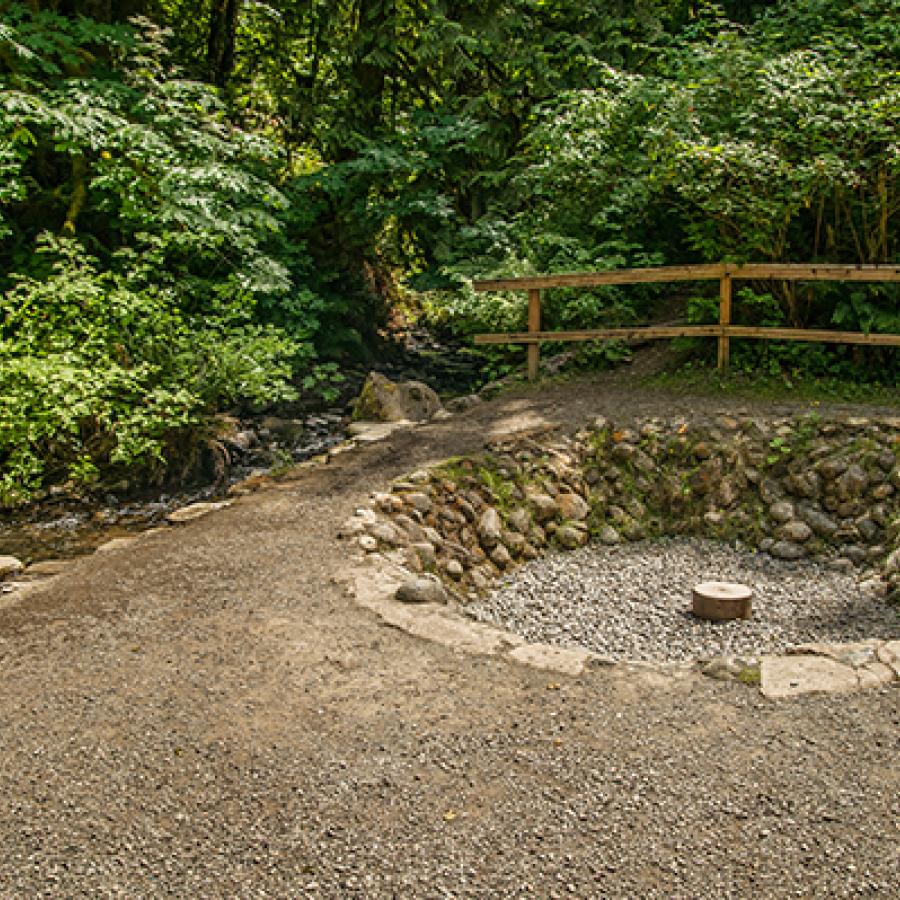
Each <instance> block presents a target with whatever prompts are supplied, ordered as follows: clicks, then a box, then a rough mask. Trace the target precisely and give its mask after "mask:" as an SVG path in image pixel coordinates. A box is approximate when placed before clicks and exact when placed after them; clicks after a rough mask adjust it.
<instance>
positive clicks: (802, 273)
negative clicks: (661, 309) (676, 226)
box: [472, 263, 900, 293]
mask: <svg viewBox="0 0 900 900" xmlns="http://www.w3.org/2000/svg"><path fill="white" fill-rule="evenodd" d="M724 275H730V276H731V278H732V279H734V280H741V281H747V280H751V279H753V280H755V279H759V280H765V279H768V278H772V279H776V280H779V281H900V266H864V265H858V266H840V265H832V264H828V265H817V264H813V263H746V264H744V265H739V264H737V263H709V264H706V263H702V264H697V265H687V266H653V267H651V268H642V269H611V270H609V271H606V272H568V273H562V274H559V275H526V276H524V277H521V278H493V279H485V280H479V281H475V282H473V285H472V286H473V287H474V289H475V290H476V291H477V292H479V293H488V292H489V291H531V290H538V291H539V290H543V289H545V288H555V287H599V286H600V285H603V284H655V283H660V282H666V281H717V280H719V279H720V278H722V277H723V276H724Z"/></svg>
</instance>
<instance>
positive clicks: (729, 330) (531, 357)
mask: <svg viewBox="0 0 900 900" xmlns="http://www.w3.org/2000/svg"><path fill="white" fill-rule="evenodd" d="M737 280H742V281H757V280H758V281H763V280H775V281H868V282H879V281H880V282H900V266H863V265H859V266H839V265H813V264H802V263H796V264H795V263H747V264H745V265H738V264H736V263H713V264H707V265H687V266H656V267H653V268H642V269H617V270H612V271H607V272H573V273H569V274H563V275H535V276H529V277H524V278H498V279H491V280H483V281H476V282H475V284H474V288H475V290H476V291H478V292H480V293H488V292H491V291H527V292H528V330H527V331H514V332H507V333H504V334H478V335H475V343H476V344H525V345H526V346H527V349H528V378H529V379H530V380H532V381H533V380H534V379H535V378H537V375H538V367H539V364H540V345H541V344H543V343H546V342H548V341H562V342H568V341H597V340H613V339H619V340H635V339H636V340H655V339H664V338H677V337H715V338H718V341H719V354H718V364H719V371H722V372H724V371H726V370H727V368H728V362H729V357H730V346H729V341H730V339H731V338H758V339H764V340H781V341H807V342H812V343H832V344H863V345H868V346H876V347H900V334H865V333H864V332H860V331H826V330H822V329H806V328H756V327H751V326H744V325H732V324H731V297H732V290H731V287H732V282H733V281H737ZM676 281H718V282H719V324H718V325H684V326H681V325H675V326H668V325H666V326H662V325H659V326H654V325H651V326H647V327H643V328H601V329H586V330H580V331H542V330H541V291H543V290H545V289H547V288H590V287H599V286H600V285H603V284H659V283H664V282H676Z"/></svg>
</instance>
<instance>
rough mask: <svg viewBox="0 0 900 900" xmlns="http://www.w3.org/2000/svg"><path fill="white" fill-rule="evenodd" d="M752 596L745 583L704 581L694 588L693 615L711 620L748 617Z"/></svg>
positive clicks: (721, 620) (750, 611)
mask: <svg viewBox="0 0 900 900" xmlns="http://www.w3.org/2000/svg"><path fill="white" fill-rule="evenodd" d="M752 597H753V591H751V590H750V588H748V587H747V585H745V584H735V583H733V582H730V581H704V582H703V583H702V584H698V585H697V586H696V587H695V588H694V606H693V609H694V615H695V616H697V617H698V618H700V619H710V620H712V621H713V622H724V621H727V620H728V619H749V618H750V616H751V614H752V608H751V598H752Z"/></svg>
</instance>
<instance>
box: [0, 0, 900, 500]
mask: <svg viewBox="0 0 900 900" xmlns="http://www.w3.org/2000/svg"><path fill="white" fill-rule="evenodd" d="M895 12H896V10H895V4H894V3H893V2H892V0H858V2H851V3H847V2H843V3H839V2H837V0H815V2H809V3H803V4H793V3H788V2H782V3H778V4H768V3H760V2H749V0H734V2H726V3H721V4H718V5H715V4H712V3H708V2H684V0H640V2H638V3H636V4H624V3H622V4H604V5H600V4H584V3H576V2H574V0H518V2H510V0H461V2H453V3H450V2H447V0H422V2H416V3H412V2H408V0H352V2H351V0H335V2H326V0H310V2H305V3H302V4H300V3H296V2H292V0H267V2H248V0H200V2H187V0H84V2H76V0H29V2H27V3H20V2H12V0H0V503H14V502H19V501H21V500H24V499H27V497H28V496H30V495H31V494H32V493H33V491H34V490H35V489H36V488H38V487H39V486H40V485H41V484H45V483H47V482H52V481H59V480H65V479H67V478H68V479H73V480H74V481H76V482H78V483H82V484H90V483H91V482H93V481H96V480H98V479H99V478H101V477H107V475H108V474H109V476H110V477H115V475H116V473H117V472H118V470H119V468H121V467H128V468H130V469H132V470H134V469H135V467H139V468H140V469H141V470H142V471H143V472H144V473H145V474H146V475H152V476H153V477H157V476H159V475H160V474H162V473H163V471H164V469H165V464H166V462H167V461H168V460H169V459H171V458H172V456H173V454H174V453H176V452H177V451H178V449H179V448H180V447H181V446H182V442H183V440H184V439H185V437H186V436H188V435H191V434H202V432H203V428H204V427H205V425H206V423H208V421H209V417H210V416H211V414H212V413H214V412H215V411H216V410H219V409H222V408H224V407H228V406H231V405H233V404H235V403H238V402H251V403H258V404H260V405H264V404H266V403H271V402H274V401H276V400H278V399H279V398H284V397H287V396H290V395H291V393H292V391H293V389H294V388H295V387H306V388H309V387H310V386H314V385H315V384H316V382H317V380H318V379H319V378H320V377H321V376H322V375H323V374H327V373H329V372H330V371H331V369H330V368H329V366H332V365H333V362H334V361H337V362H339V363H343V362H345V361H347V360H348V359H350V358H357V359H359V358H363V359H364V358H367V357H370V356H371V354H372V353H373V350H374V347H375V345H376V343H377V334H378V332H379V329H381V328H382V327H383V326H384V323H385V321H386V317H387V315H388V313H389V311H390V309H391V307H392V306H393V305H396V304H397V303H398V302H399V301H403V300H404V298H406V301H408V300H409V298H411V297H412V298H414V299H415V300H416V302H418V303H419V304H420V305H421V307H422V309H423V310H424V312H425V316H426V319H428V320H429V321H431V322H434V323H439V324H442V325H446V326H448V327H450V328H451V329H453V330H454V331H456V332H458V333H462V334H467V333H471V332H473V331H478V330H495V329H506V328H514V327H520V326H521V325H522V324H523V321H524V306H523V300H522V298H521V297H520V296H508V297H497V298H492V299H490V300H489V299H487V298H484V297H476V296H475V295H474V294H473V293H472V292H471V290H470V288H469V287H468V280H469V278H471V277H473V276H475V275H488V274H523V273H527V272H535V271H567V270H573V269H593V268H613V267H620V266H627V265H651V264H659V263H681V262H691V261H718V260H722V259H728V260H737V261H741V260H754V261H766V260H773V261H813V260H823V261H831V262H866V263H869V262H895V261H896V260H897V258H898V252H900V248H898V239H897V213H898V205H900V201H898V168H900V145H898V138H897V131H896V127H897V121H898V113H900V78H898V74H897V71H896V60H897V58H900V26H898V25H897V24H896V15H895ZM136 16H137V17H140V18H135V17H136ZM689 300H690V302H689V313H690V316H691V318H692V319H693V320H694V321H705V320H708V318H709V317H710V315H711V314H712V311H713V304H711V302H710V299H709V298H708V297H707V296H706V295H704V294H703V292H702V291H697V292H696V295H695V296H693V297H691V298H689ZM664 301H666V303H665V308H666V310H667V313H666V314H668V311H669V305H668V298H667V295H666V292H664V291H663V290H662V289H659V288H649V287H648V288H630V289H606V290H596V291H581V292H571V291H570V292H565V291H558V292H554V293H551V295H550V296H549V297H548V298H547V304H546V305H547V323H548V325H550V326H551V327H552V326H555V325H566V326H571V327H577V326H585V325H596V324H600V323H604V322H606V323H623V322H630V321H639V320H643V319H645V318H646V317H648V316H650V317H657V318H658V317H660V316H661V315H663V313H662V306H663V302H664ZM736 310H737V313H738V316H739V317H742V318H741V320H742V321H746V322H748V323H760V324H780V323H790V324H796V325H820V326H829V325H833V326H839V327H842V328H847V329H862V330H867V331H868V330H875V331H900V303H898V293H897V291H896V290H888V289H886V288H871V287H863V288H856V287H854V288H849V287H847V286H841V285H829V286H821V285H820V286H818V287H817V288H816V289H815V290H813V289H812V288H811V287H809V286H805V285H800V286H796V287H795V288H792V289H787V288H786V287H785V286H784V285H778V284H759V285H751V286H749V287H748V288H747V290H746V291H744V292H742V294H741V295H740V296H739V297H738V298H737V302H736ZM704 346H705V347H708V345H704ZM610 353H612V354H613V355H614V354H615V353H616V351H615V349H613V350H611V351H602V354H605V355H609V354H610ZM734 359H735V362H736V364H737V365H738V366H741V365H743V366H746V367H748V368H758V367H760V366H763V367H764V368H766V369H767V370H769V371H771V372H772V373H773V374H774V373H779V372H783V371H793V370H804V371H806V372H808V373H829V374H832V375H833V374H838V375H842V376H844V377H851V378H854V379H859V378H876V379H878V380H880V381H881V382H882V383H884V384H897V383H898V379H900V374H898V362H897V354H896V352H888V351H881V352H873V351H868V352H864V353H863V352H859V351H856V352H853V353H851V352H850V351H845V350H841V349H837V350H835V349H824V348H814V347H808V346H801V345H785V346H781V345H777V344H757V345H753V346H749V345H748V346H743V345H741V344H740V343H737V344H736V346H735V351H734Z"/></svg>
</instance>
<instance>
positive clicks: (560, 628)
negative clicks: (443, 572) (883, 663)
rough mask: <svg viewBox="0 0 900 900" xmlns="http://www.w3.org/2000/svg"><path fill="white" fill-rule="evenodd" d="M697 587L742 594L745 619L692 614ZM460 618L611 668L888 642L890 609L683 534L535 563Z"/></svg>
mask: <svg viewBox="0 0 900 900" xmlns="http://www.w3.org/2000/svg"><path fill="white" fill-rule="evenodd" d="M704 581H733V582H738V583H740V584H745V585H747V586H748V587H750V588H751V589H752V590H753V617H752V619H750V620H735V621H731V622H708V621H704V620H701V619H697V618H696V617H695V616H693V615H692V614H691V590H692V588H693V587H694V585H697V584H699V583H701V582H704ZM466 611H467V612H468V613H469V614H470V615H471V616H473V617H474V618H476V619H478V620H480V621H484V622H491V623H493V624H497V625H502V626H503V627H504V628H508V629H509V630H511V631H514V632H516V633H517V634H520V635H522V636H524V637H526V638H528V639H529V640H533V641H545V642H548V643H553V644H560V645H563V646H576V645H577V646H582V647H586V648H587V649H589V650H593V651H594V652H596V653H598V654H600V655H601V656H604V657H607V658H609V659H613V660H629V659H630V660H644V661H673V662H675V661H684V660H691V659H701V660H702V659H710V658H712V657H714V656H723V655H724V656H727V655H736V656H750V657H753V656H758V655H760V654H763V653H776V652H779V651H781V650H784V649H785V648H787V647H790V646H792V645H796V644H802V643H806V642H809V641H839V642H843V641H856V640H862V639H864V638H870V637H877V638H882V639H894V638H897V637H900V611H898V609H897V608H896V607H894V606H890V605H887V604H886V603H885V602H884V600H883V599H881V598H879V597H877V596H876V595H875V593H873V592H872V591H870V590H868V589H864V588H861V587H860V583H859V575H858V574H856V573H843V572H836V571H833V570H830V569H828V568H827V567H825V566H822V565H819V564H816V563H812V562H797V563H793V562H784V561H782V560H777V559H774V558H772V557H771V556H769V555H767V554H765V553H756V552H753V551H750V550H746V549H737V548H733V547H730V546H728V545H727V544H722V543H716V542H714V541H707V540H696V539H683V538H680V539H662V540H658V541H641V542H638V543H634V544H625V545H620V546H614V547H603V546H600V545H589V546H587V547H583V548H582V549H580V550H577V551H574V552H571V553H557V554H553V555H549V556H546V557H544V558H543V559H539V560H535V561H533V562H530V563H528V564H527V565H525V566H522V567H521V568H519V569H517V570H516V571H515V572H514V573H513V574H512V575H510V576H507V577H506V578H505V579H504V580H503V581H502V583H501V584H500V586H499V587H498V588H497V589H495V590H494V591H492V592H491V593H490V594H489V595H487V596H486V597H485V598H484V599H482V600H479V601H477V602H476V603H473V604H471V605H469V606H467V607H466Z"/></svg>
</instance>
